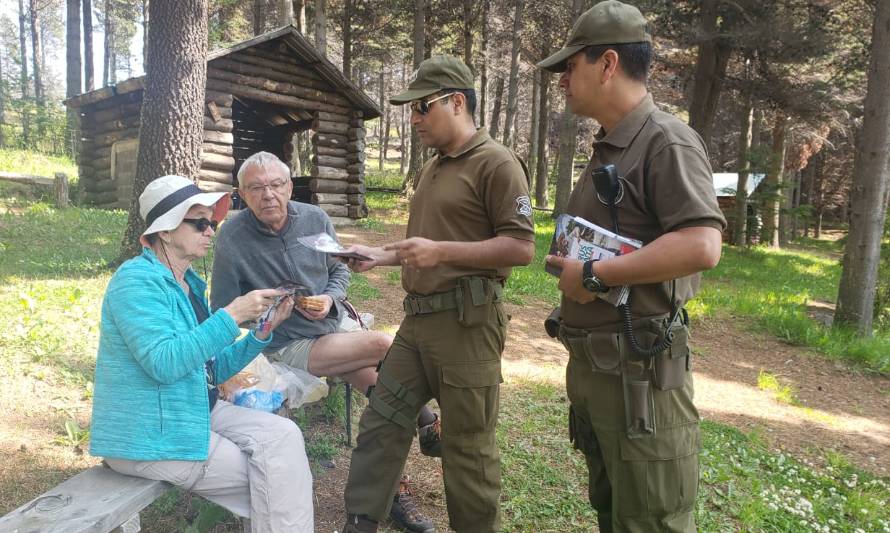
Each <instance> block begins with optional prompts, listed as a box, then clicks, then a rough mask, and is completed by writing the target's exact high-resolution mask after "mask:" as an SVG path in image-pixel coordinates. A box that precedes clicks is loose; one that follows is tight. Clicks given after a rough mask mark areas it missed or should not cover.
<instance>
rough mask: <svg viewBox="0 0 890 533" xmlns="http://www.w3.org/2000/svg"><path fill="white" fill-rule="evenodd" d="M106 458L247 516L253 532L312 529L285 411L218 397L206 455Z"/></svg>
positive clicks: (294, 434) (305, 483)
mask: <svg viewBox="0 0 890 533" xmlns="http://www.w3.org/2000/svg"><path fill="white" fill-rule="evenodd" d="M105 461H106V462H107V463H108V465H109V466H110V467H111V468H112V469H114V470H115V471H117V472H120V473H121V474H126V475H130V476H137V477H142V478H148V479H158V480H163V481H168V482H170V483H172V484H173V485H176V486H177V487H179V488H181V489H183V490H188V491H191V492H193V493H195V494H199V495H200V496H202V497H204V498H206V499H208V500H210V501H212V502H214V503H216V504H218V505H221V506H223V507H225V508H226V509H228V510H229V511H231V512H232V513H234V514H236V515H238V516H243V517H249V518H250V526H251V531H252V532H253V533H261V532H262V533H266V532H281V531H294V532H311V531H313V530H314V522H313V515H312V474H311V472H310V471H309V462H308V460H307V458H306V450H305V447H304V444H303V434H302V433H301V432H300V428H298V427H297V425H296V424H294V423H293V421H291V420H289V419H287V418H284V417H280V416H276V415H273V414H270V413H266V412H263V411H257V410H254V409H246V408H243V407H238V406H235V405H232V404H230V403H229V402H226V401H224V400H219V401H217V402H216V406H214V408H213V412H212V413H211V416H210V447H209V453H208V457H207V460H206V461H129V460H124V459H114V458H106V459H105Z"/></svg>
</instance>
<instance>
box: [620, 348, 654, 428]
mask: <svg viewBox="0 0 890 533" xmlns="http://www.w3.org/2000/svg"><path fill="white" fill-rule="evenodd" d="M647 374H648V373H647V372H646V371H645V370H644V369H643V368H642V365H640V364H639V363H630V364H627V365H626V368H625V371H624V372H622V374H621V382H622V388H623V389H624V420H625V422H626V424H627V438H629V439H639V438H644V437H653V436H655V398H654V396H653V394H652V385H651V382H650V381H649V377H648V375H647Z"/></svg>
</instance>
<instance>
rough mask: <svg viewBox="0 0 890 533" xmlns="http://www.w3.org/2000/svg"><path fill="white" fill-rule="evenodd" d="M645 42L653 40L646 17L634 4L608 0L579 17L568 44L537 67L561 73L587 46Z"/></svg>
mask: <svg viewBox="0 0 890 533" xmlns="http://www.w3.org/2000/svg"><path fill="white" fill-rule="evenodd" d="M642 42H647V43H651V42H652V35H651V34H650V33H649V23H648V22H646V17H644V16H643V14H642V13H640V10H639V9H637V8H636V7H634V6H632V5H628V4H624V3H622V2H619V1H618V0H606V1H605V2H600V3H599V4H597V5H595V6H593V7H591V8H590V9H588V10H587V11H585V12H584V14H583V15H581V16H580V17H578V20H577V21H575V25H574V26H572V31H571V33H569V39H568V41H566V44H565V46H563V47H562V49H561V50H559V51H558V52H556V53H555V54H553V55H551V56H550V57H548V58H547V59H545V60H543V61H541V62H540V63H538V66H539V67H541V68H543V69H547V70H549V71H552V72H562V71H564V70H565V69H566V60H567V59H568V58H570V57H572V56H573V55H575V54H577V53H578V52H580V51H581V50H583V49H584V48H586V47H588V46H592V45H596V44H626V43H642Z"/></svg>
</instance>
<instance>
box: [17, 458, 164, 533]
mask: <svg viewBox="0 0 890 533" xmlns="http://www.w3.org/2000/svg"><path fill="white" fill-rule="evenodd" d="M172 488H173V486H172V485H170V484H169V483H166V482H163V481H154V480H151V479H143V478H138V477H132V476H125V475H123V474H118V473H117V472H115V471H114V470H112V469H110V468H108V467H106V466H104V465H98V466H94V467H92V468H89V469H87V470H84V471H83V472H81V473H79V474H77V475H76V476H74V477H72V478H70V479H68V480H66V481H64V482H62V484H60V485H58V486H56V487H54V488H52V489H50V490H48V491H47V492H45V493H43V494H42V495H40V496H38V497H37V498H34V499H33V500H31V501H30V502H28V503H26V504H24V505H22V506H21V507H19V508H18V509H16V510H14V511H12V512H11V513H9V514H8V515H6V516H4V517H2V518H0V531H8V532H12V533H37V532H40V533H87V532H90V533H108V532H112V533H135V532H137V531H139V530H140V527H141V526H140V523H139V512H140V511H142V510H143V509H144V508H146V507H148V506H149V505H150V504H151V503H152V502H154V501H155V500H156V499H158V498H159V497H160V496H161V495H163V494H164V493H166V492H167V491H168V490H170V489H172Z"/></svg>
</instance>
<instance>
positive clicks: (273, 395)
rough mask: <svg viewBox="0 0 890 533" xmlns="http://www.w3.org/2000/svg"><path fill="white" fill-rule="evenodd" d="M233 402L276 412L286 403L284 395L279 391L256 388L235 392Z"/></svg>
mask: <svg viewBox="0 0 890 533" xmlns="http://www.w3.org/2000/svg"><path fill="white" fill-rule="evenodd" d="M233 403H234V404H235V405H238V406H241V407H248V408H250V409H258V410H260V411H266V412H267V413H274V412H275V411H277V410H278V409H280V408H281V404H282V403H284V396H282V394H281V393H280V392H278V391H272V392H267V391H264V390H260V389H256V388H250V389H242V390H240V391H238V392H236V393H235V401H234V402H233Z"/></svg>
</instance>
